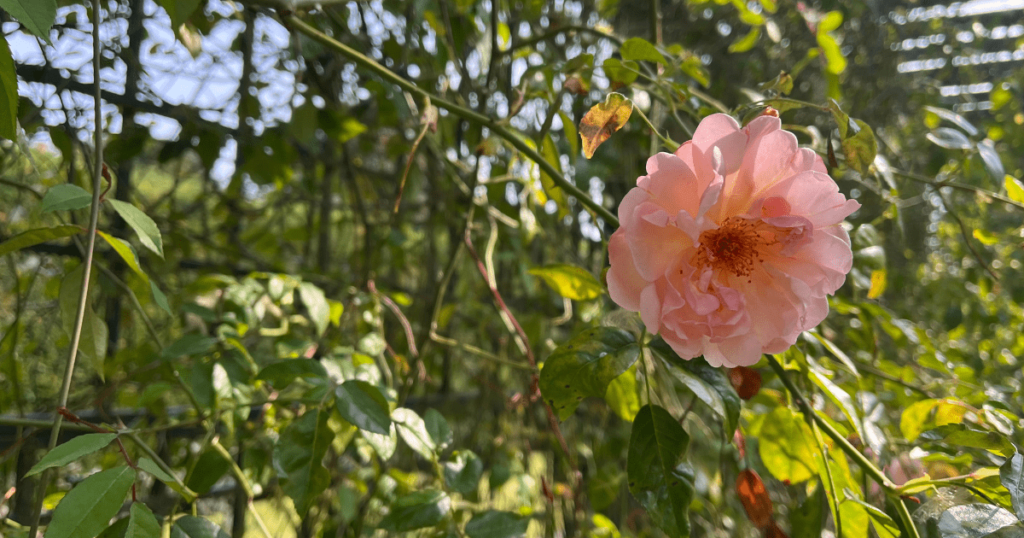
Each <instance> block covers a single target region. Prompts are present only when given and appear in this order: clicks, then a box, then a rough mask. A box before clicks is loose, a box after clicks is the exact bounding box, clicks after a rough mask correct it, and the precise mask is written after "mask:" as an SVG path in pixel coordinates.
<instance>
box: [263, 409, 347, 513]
mask: <svg viewBox="0 0 1024 538" xmlns="http://www.w3.org/2000/svg"><path fill="white" fill-rule="evenodd" d="M329 416H330V413H329V412H327V411H325V410H324V409H321V408H319V407H316V408H313V409H310V410H308V411H306V413H305V414H303V415H302V416H301V417H299V418H297V419H295V420H294V421H292V423H291V424H289V425H288V427H286V428H285V429H284V431H282V432H281V437H280V438H279V439H278V440H277V444H276V445H274V469H276V470H277V473H278V475H280V476H281V477H282V478H284V487H283V488H282V489H283V490H284V493H285V495H288V496H289V497H291V498H292V500H293V501H295V510H296V511H297V512H298V513H299V515H300V516H305V515H306V513H307V512H309V508H310V507H311V506H312V505H313V502H314V501H316V498H317V497H318V496H319V495H320V494H321V493H323V492H324V491H325V490H326V489H327V486H329V485H330V484H331V474H330V473H329V472H328V471H327V469H325V468H324V466H323V463H322V461H323V459H324V455H325V454H327V449H328V448H330V446H331V441H332V440H334V432H333V431H332V430H331V429H330V428H329V427H328V426H327V419H328V417H329Z"/></svg>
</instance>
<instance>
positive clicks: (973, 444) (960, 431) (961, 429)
mask: <svg viewBox="0 0 1024 538" xmlns="http://www.w3.org/2000/svg"><path fill="white" fill-rule="evenodd" d="M918 439H920V440H921V441H922V442H932V443H940V444H941V445H942V446H955V447H961V448H981V449H985V450H990V451H992V452H996V453H999V454H1001V455H1003V456H1004V457H1008V458H1009V457H1012V456H1013V455H1014V454H1015V453H1016V449H1015V448H1014V446H1013V443H1012V442H1010V439H1009V438H1008V437H1007V436H1006V435H1003V434H1001V433H999V432H991V431H981V430H974V429H971V428H968V427H967V426H966V425H964V424H946V425H944V426H939V427H938V428H934V429H931V430H928V431H925V432H923V433H921V434H920V436H919V437H918Z"/></svg>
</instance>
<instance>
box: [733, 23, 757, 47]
mask: <svg viewBox="0 0 1024 538" xmlns="http://www.w3.org/2000/svg"><path fill="white" fill-rule="evenodd" d="M759 37H761V28H760V27H758V26H755V27H753V28H751V29H750V31H749V32H747V35H745V36H743V37H742V38H740V39H737V40H736V41H733V43H732V44H731V45H729V52H732V53H737V52H747V51H748V50H750V49H752V48H754V45H756V44H757V39H758V38H759Z"/></svg>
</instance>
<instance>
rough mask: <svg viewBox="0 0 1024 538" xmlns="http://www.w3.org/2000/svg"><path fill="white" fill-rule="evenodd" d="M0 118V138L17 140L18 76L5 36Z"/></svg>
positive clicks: (0, 42)
mask: <svg viewBox="0 0 1024 538" xmlns="http://www.w3.org/2000/svg"><path fill="white" fill-rule="evenodd" d="M3 1H4V2H9V1H11V0H3ZM0 118H2V119H0V138H6V139H8V140H14V139H16V138H18V75H17V72H16V71H15V70H14V58H13V57H12V56H11V48H10V46H8V45H7V37H6V36H0Z"/></svg>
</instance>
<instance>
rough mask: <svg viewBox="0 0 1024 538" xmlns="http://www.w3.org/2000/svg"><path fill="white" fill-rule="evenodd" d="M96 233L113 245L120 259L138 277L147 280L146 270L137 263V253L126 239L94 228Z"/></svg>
mask: <svg viewBox="0 0 1024 538" xmlns="http://www.w3.org/2000/svg"><path fill="white" fill-rule="evenodd" d="M96 233H97V234H99V236H100V237H102V238H103V240H104V241H106V242H107V244H109V245H110V246H111V247H113V249H114V252H117V254H118V256H121V259H122V260H124V262H125V263H126V264H128V267H129V268H130V269H131V270H132V271H135V272H136V273H137V274H138V275H139V276H140V277H142V279H143V280H145V281H147V282H148V281H149V275H147V274H146V272H145V271H143V270H142V267H141V266H140V265H139V257H138V255H136V254H135V249H133V248H132V246H131V245H129V244H128V242H127V241H125V240H123V239H118V238H116V237H114V236H112V235H110V234H108V233H106V232H103V231H100V230H96Z"/></svg>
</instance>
